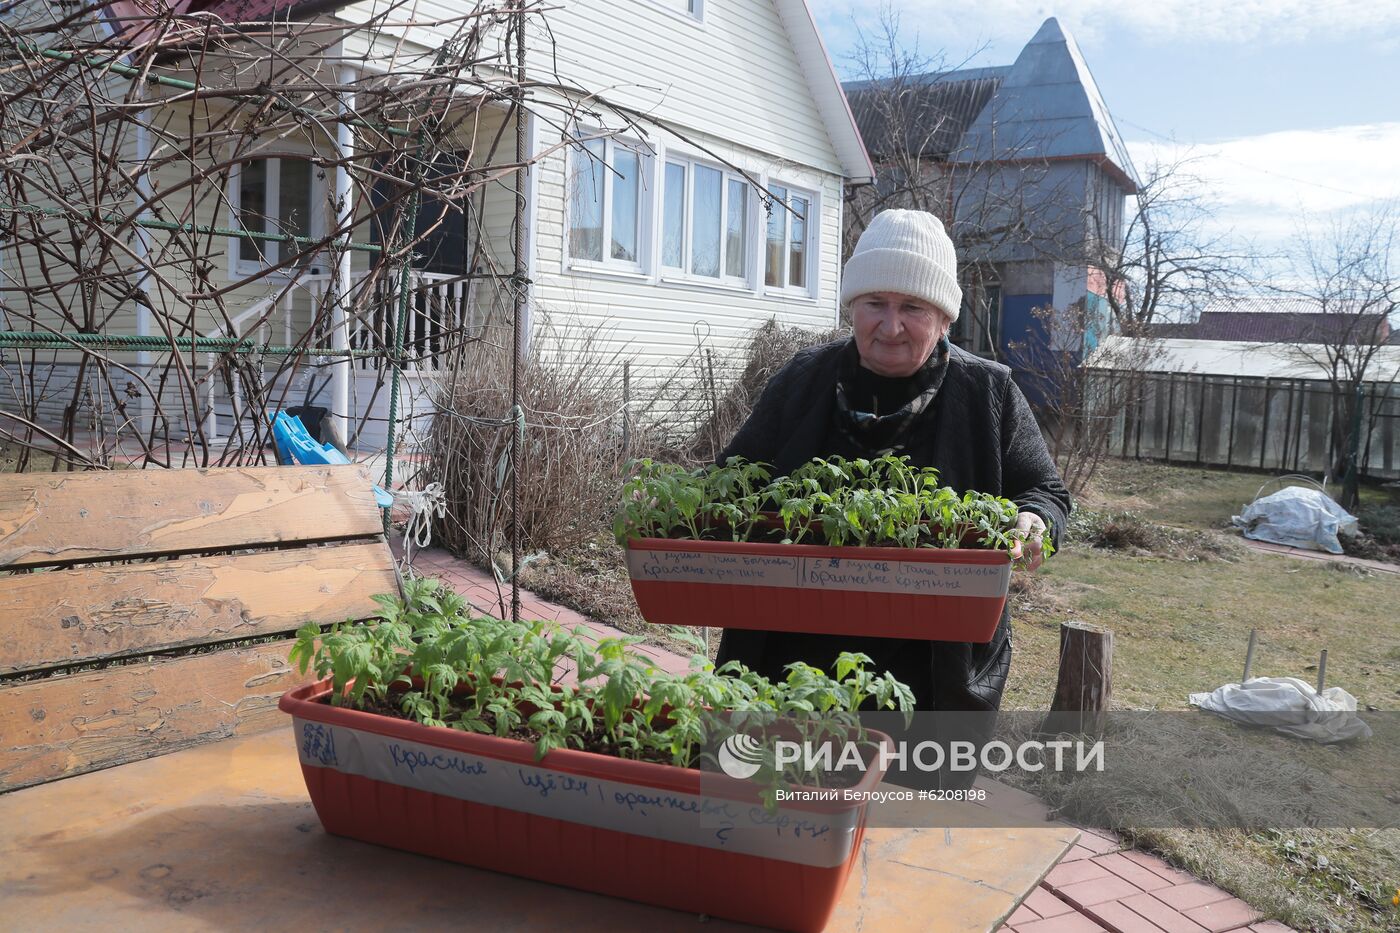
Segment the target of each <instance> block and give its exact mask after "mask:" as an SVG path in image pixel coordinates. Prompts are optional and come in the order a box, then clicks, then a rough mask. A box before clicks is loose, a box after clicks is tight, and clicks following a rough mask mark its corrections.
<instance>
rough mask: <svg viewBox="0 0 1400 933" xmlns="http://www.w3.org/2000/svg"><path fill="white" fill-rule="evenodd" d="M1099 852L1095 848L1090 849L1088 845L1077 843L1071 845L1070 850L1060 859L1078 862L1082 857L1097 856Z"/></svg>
mask: <svg viewBox="0 0 1400 933" xmlns="http://www.w3.org/2000/svg"><path fill="white" fill-rule="evenodd" d="M1098 854H1099V853H1098V852H1095V851H1094V850H1093V849H1090V848H1089V847H1088V846H1081V845H1079V844H1078V843H1075V844H1074V846H1073V847H1071V848H1070V850H1069V851H1068V852H1066V853H1065V854H1064V856H1063V857H1062V858H1061V859H1060V861H1061V862H1062V863H1063V862H1077V861H1079V860H1080V859H1087V858H1093V857H1094V856H1096V855H1098Z"/></svg>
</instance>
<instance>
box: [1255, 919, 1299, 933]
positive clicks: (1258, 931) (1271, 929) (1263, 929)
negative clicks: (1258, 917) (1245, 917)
mask: <svg viewBox="0 0 1400 933" xmlns="http://www.w3.org/2000/svg"><path fill="white" fill-rule="evenodd" d="M1249 933H1298V931H1297V930H1295V929H1293V928H1292V927H1291V926H1289V925H1288V924H1286V923H1279V922H1278V921H1277V920H1265V921H1264V922H1263V923H1254V924H1251V925H1250V927H1249Z"/></svg>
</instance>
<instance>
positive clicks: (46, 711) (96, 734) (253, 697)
mask: <svg viewBox="0 0 1400 933" xmlns="http://www.w3.org/2000/svg"><path fill="white" fill-rule="evenodd" d="M291 646H292V642H291V641H290V640H286V641H275V642H269V643H267V644H262V645H256V646H254V647H251V648H237V649H231V650H228V651H217V652H211V653H209V654H196V655H189V656H187V657H183V658H174V659H171V660H167V661H155V662H148V663H143V664H128V665H125V666H122V667H113V668H108V669H106V670H101V671H91V672H88V673H84V674H71V675H67V676H62V677H50V678H46V679H44V680H34V681H30V682H28V683H21V684H16V685H14V686H11V687H6V688H3V689H0V737H3V738H0V746H3V747H4V752H5V757H4V758H0V792H3V791H7V790H14V789H15V788H19V787H26V786H28V785H30V784H40V783H43V782H45V781H52V780H55V779H57V778H63V777H70V776H72V775H74V774H82V773H84V772H86V771H96V770H98V769H99V768H107V767H111V766H112V765H119V764H124V763H126V762H128V761H136V760H137V759H141V758H150V757H152V756H154V755H164V754H166V753H167V752H173V751H175V750H176V749H181V748H187V747H189V746H191V745H198V744H200V743H203V742H208V741H212V740H214V739H221V738H224V737H226V736H231V735H242V734H247V733H251V732H257V731H260V730H262V729H269V728H273V727H275V726H277V725H279V724H281V723H284V722H286V716H285V715H284V714H283V713H281V712H280V711H279V710H278V709H277V700H278V698H279V697H281V696H282V694H283V693H284V692H285V691H287V690H288V689H290V688H291V687H293V686H296V685H298V684H301V683H305V682H307V681H309V680H310V679H311V676H310V674H308V675H307V676H302V675H300V674H298V673H296V671H295V670H294V669H293V668H292V667H291V666H289V665H288V664H287V652H288V650H289V649H290V648H291Z"/></svg>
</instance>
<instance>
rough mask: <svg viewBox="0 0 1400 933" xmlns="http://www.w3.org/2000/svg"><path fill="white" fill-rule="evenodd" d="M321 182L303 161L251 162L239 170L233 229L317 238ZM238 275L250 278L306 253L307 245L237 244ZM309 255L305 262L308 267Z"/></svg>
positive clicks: (255, 241) (243, 241) (244, 242)
mask: <svg viewBox="0 0 1400 933" xmlns="http://www.w3.org/2000/svg"><path fill="white" fill-rule="evenodd" d="M320 185H321V181H320V179H318V178H317V177H316V173H315V171H314V170H313V167H312V165H311V162H310V161H308V160H305V159H254V160H253V161H251V162H245V163H243V164H242V165H240V166H239V167H238V169H237V177H236V179H234V184H233V190H234V193H235V197H234V204H233V214H234V222H233V225H234V227H235V228H237V229H240V230H249V231H255V232H258V233H279V234H284V235H288V236H301V237H315V236H319V235H320V229H319V228H320V224H319V223H317V216H316V214H317V212H316V205H317V204H318V203H319V193H320ZM236 249H237V254H236V255H237V256H238V262H237V271H239V272H244V273H246V272H254V271H256V270H258V269H260V268H264V267H267V266H275V265H277V264H278V263H280V262H282V261H284V260H286V259H289V258H291V257H292V256H295V255H297V254H298V253H302V252H305V250H306V245H305V244H296V243H276V242H273V241H270V240H251V239H245V238H241V237H240V238H239V239H238V243H237V246H236ZM310 259H311V256H310V254H307V255H306V256H305V257H304V260H303V262H309V261H310Z"/></svg>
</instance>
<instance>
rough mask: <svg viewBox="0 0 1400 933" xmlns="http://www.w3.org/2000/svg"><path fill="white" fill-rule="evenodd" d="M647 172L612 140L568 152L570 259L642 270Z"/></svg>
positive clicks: (634, 154)
mask: <svg viewBox="0 0 1400 933" xmlns="http://www.w3.org/2000/svg"><path fill="white" fill-rule="evenodd" d="M646 166H647V159H646V157H645V156H644V155H643V154H642V153H641V152H639V151H638V150H637V149H634V148H632V147H631V146H630V145H628V144H626V143H623V142H619V141H617V140H613V139H590V140H587V141H584V142H580V143H579V144H578V145H577V146H575V147H573V148H571V149H570V151H569V178H570V195H569V258H570V259H573V260H577V261H581V262H584V263H590V262H596V263H600V264H603V265H608V266H615V267H618V268H622V269H629V270H632V271H641V270H642V265H643V259H644V249H643V246H644V244H645V242H646V224H645V222H644V218H645V217H646V210H645V208H646V200H647V199H646V190H647V189H646V185H645V184H644V181H643V178H644V176H645V172H646Z"/></svg>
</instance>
